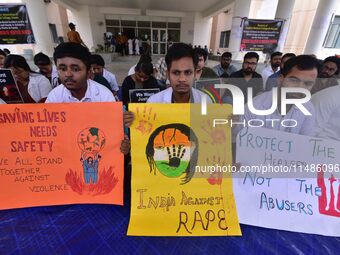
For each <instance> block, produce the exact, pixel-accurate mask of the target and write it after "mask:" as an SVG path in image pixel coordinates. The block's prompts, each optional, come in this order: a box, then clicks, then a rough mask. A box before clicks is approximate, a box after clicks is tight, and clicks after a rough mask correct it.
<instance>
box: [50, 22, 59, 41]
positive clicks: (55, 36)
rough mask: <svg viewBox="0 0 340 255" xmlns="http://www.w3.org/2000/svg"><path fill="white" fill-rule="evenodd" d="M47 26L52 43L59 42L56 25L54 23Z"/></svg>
mask: <svg viewBox="0 0 340 255" xmlns="http://www.w3.org/2000/svg"><path fill="white" fill-rule="evenodd" d="M48 26H49V27H50V32H51V36H52V41H53V42H54V43H59V38H58V33H57V27H56V25H55V24H48Z"/></svg>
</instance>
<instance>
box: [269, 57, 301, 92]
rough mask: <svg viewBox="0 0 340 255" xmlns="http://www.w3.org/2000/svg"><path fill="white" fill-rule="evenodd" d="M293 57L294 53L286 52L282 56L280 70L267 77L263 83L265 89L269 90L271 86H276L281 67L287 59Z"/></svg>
mask: <svg viewBox="0 0 340 255" xmlns="http://www.w3.org/2000/svg"><path fill="white" fill-rule="evenodd" d="M294 57H296V55H295V54H294V53H286V54H284V55H283V57H282V58H281V64H280V70H279V71H277V72H276V73H274V74H272V75H271V76H269V77H268V79H267V82H266V83H265V84H266V86H265V91H271V90H272V88H275V87H277V84H278V79H279V77H280V75H281V70H282V69H283V67H284V65H285V63H286V62H287V60H288V59H291V58H294Z"/></svg>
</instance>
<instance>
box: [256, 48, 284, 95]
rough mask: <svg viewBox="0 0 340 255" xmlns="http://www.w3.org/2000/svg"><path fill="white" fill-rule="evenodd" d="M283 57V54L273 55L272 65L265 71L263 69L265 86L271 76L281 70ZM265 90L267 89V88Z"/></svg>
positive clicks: (275, 53) (262, 74)
mask: <svg viewBox="0 0 340 255" xmlns="http://www.w3.org/2000/svg"><path fill="white" fill-rule="evenodd" d="M281 57H282V52H278V51H277V52H274V53H272V54H271V56H270V65H268V66H267V67H266V68H265V69H263V71H262V73H261V76H262V79H263V84H264V85H265V84H266V82H267V79H268V77H269V76H271V75H272V74H274V73H276V72H277V71H279V70H280V64H281ZM263 89H265V87H264V88H263Z"/></svg>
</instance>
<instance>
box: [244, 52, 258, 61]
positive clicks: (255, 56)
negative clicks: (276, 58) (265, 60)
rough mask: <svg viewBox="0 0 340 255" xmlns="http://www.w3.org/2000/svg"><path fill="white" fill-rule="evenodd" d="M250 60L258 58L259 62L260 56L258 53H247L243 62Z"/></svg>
mask: <svg viewBox="0 0 340 255" xmlns="http://www.w3.org/2000/svg"><path fill="white" fill-rule="evenodd" d="M249 58H256V60H257V61H259V58H260V56H259V54H257V53H256V52H253V51H251V52H247V53H246V55H244V57H243V61H245V60H246V59H249Z"/></svg>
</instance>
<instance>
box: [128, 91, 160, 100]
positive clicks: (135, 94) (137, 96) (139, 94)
mask: <svg viewBox="0 0 340 255" xmlns="http://www.w3.org/2000/svg"><path fill="white" fill-rule="evenodd" d="M159 91H160V89H130V90H129V97H130V103H145V102H146V101H148V99H149V97H151V96H152V95H154V94H157V93H158V92H159Z"/></svg>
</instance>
